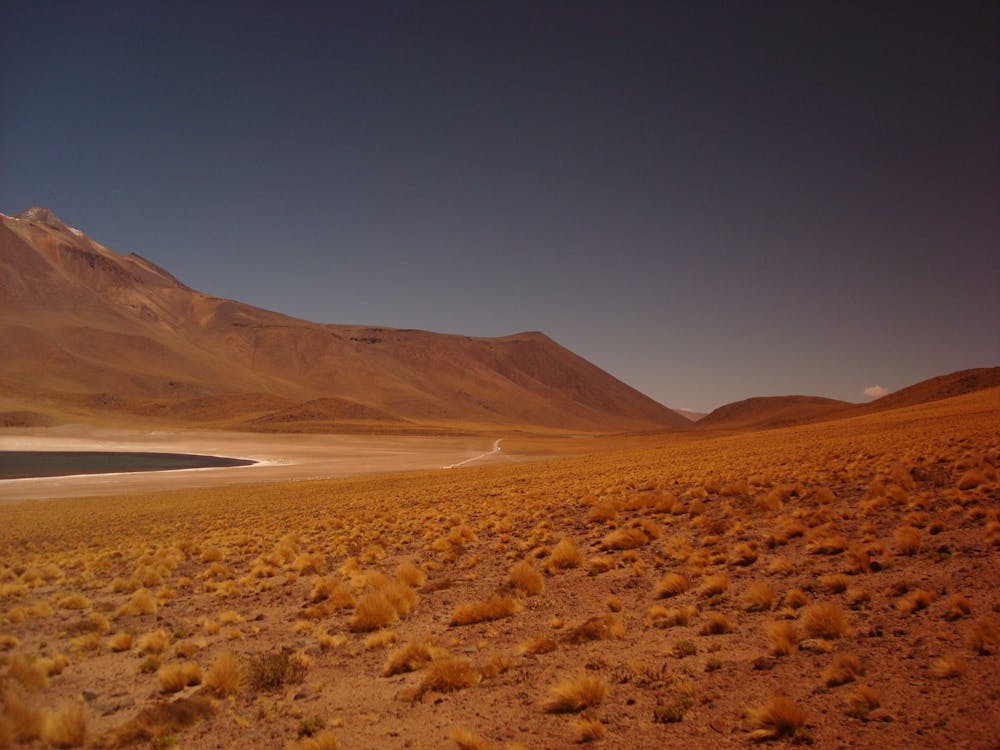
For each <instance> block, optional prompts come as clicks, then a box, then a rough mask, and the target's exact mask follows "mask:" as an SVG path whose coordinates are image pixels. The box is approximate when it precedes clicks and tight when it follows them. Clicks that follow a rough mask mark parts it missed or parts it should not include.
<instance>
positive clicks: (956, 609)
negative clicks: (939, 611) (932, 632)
mask: <svg viewBox="0 0 1000 750" xmlns="http://www.w3.org/2000/svg"><path fill="white" fill-rule="evenodd" d="M971 614H972V602H970V601H969V600H968V599H966V598H965V597H964V596H962V595H961V594H952V596H951V597H949V598H948V601H947V602H946V603H945V611H944V619H946V620H948V621H954V620H960V619H962V618H963V617H967V616H968V615H971Z"/></svg>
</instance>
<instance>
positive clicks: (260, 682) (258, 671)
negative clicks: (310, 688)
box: [247, 648, 306, 690]
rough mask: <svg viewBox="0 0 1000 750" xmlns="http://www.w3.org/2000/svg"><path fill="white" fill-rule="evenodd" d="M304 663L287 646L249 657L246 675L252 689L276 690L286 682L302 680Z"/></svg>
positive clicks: (304, 670)
mask: <svg viewBox="0 0 1000 750" xmlns="http://www.w3.org/2000/svg"><path fill="white" fill-rule="evenodd" d="M305 674H306V664H305V662H304V661H303V660H302V659H301V658H300V657H299V656H298V654H296V653H294V652H293V651H292V650H291V649H289V648H283V649H281V650H280V651H269V652H268V653H266V654H257V655H256V656H253V657H251V658H250V661H249V664H248V667H247V676H248V678H249V682H250V687H252V688H253V689H254V690H277V689H278V688H279V687H281V686H282V685H284V684H286V683H298V682H302V680H303V678H304V677H305Z"/></svg>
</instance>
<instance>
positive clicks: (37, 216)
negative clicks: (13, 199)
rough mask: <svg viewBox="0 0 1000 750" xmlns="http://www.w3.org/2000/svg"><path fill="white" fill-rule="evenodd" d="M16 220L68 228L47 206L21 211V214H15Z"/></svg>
mask: <svg viewBox="0 0 1000 750" xmlns="http://www.w3.org/2000/svg"><path fill="white" fill-rule="evenodd" d="M14 218H15V219H24V220H25V221H36V222H38V223H39V224H47V225H49V226H51V227H64V226H66V225H65V224H64V223H63V222H62V220H61V219H60V218H59V217H58V216H56V215H55V214H54V213H53V212H52V210H51V209H48V208H46V207H45V206H32V207H31V208H29V209H28V210H27V211H21V213H19V214H14Z"/></svg>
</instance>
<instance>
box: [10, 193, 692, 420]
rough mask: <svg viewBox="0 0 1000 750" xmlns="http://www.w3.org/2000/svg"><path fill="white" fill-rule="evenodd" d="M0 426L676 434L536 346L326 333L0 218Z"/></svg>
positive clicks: (43, 227) (420, 335)
mask: <svg viewBox="0 0 1000 750" xmlns="http://www.w3.org/2000/svg"><path fill="white" fill-rule="evenodd" d="M0 348H2V351H3V356H2V357H0V411H4V412H9V413H11V414H15V415H17V416H16V417H11V418H10V419H11V420H12V421H18V422H25V421H29V422H44V421H45V420H46V419H47V418H48V417H47V416H46V415H49V414H53V415H57V416H60V415H61V416H64V417H67V418H78V417H90V418H97V419H102V418H105V417H109V416H114V417H115V418H118V419H124V420H126V421H127V420H143V419H153V418H157V419H165V420H169V421H172V422H177V423H197V424H212V425H220V426H227V427H236V428H246V429H265V430H266V429H275V430H295V429H307V430H327V429H365V430H370V429H372V428H373V427H379V428H384V429H414V428H415V427H416V426H425V427H426V426H431V427H435V428H438V429H465V428H470V427H471V428H483V429H488V428H495V427H498V426H505V427H511V428H521V427H524V428H552V429H563V430H584V431H595V432H596V431H599V432H618V431H650V430H683V429H689V428H690V427H691V423H690V422H689V421H688V420H687V419H685V418H684V417H682V416H680V415H679V414H676V413H675V412H673V411H671V410H670V409H668V408H667V407H665V406H663V405H662V404H659V403H657V402H656V401H653V400H652V399H650V398H648V397H647V396H645V395H643V394H642V393H640V392H638V391H637V390H635V389H634V388H631V387H629V386H628V385H626V384H625V383H622V382H621V381H619V380H617V379H616V378H614V377H612V376H611V375H609V374H608V373H606V372H604V371H603V370H601V369H600V368H598V367H596V366H595V365H593V364H591V363H590V362H587V361H586V360H584V359H582V358H581V357H579V356H577V355H576V354H574V353H573V352H571V351H569V350H567V349H565V348H563V347H562V346H560V345H559V344H557V343H556V342H554V341H552V340H551V339H550V338H548V337H547V336H545V335H544V334H542V333H538V332H526V333H517V334H513V335H510V336H503V337H499V338H476V337H469V336H460V335H450V334H439V333H430V332H427V331H418V330H402V329H393V328H374V327H367V326H346V325H327V324H319V323H312V322H308V321H305V320H299V319H297V318H292V317H289V316H287V315H282V314H280V313H276V312H271V311H268V310H263V309H260V308H257V307H253V306H251V305H247V304H244V303H242V302H236V301H233V300H228V299H222V298H219V297H213V296H211V295H207V294H203V293H201V292H198V291H196V290H194V289H191V288H189V287H188V286H186V285H184V284H183V283H181V282H180V281H179V280H178V279H176V278H175V277H174V276H173V275H171V274H170V273H169V272H168V271H166V270H164V269H162V268H160V267H159V266H157V265H155V264H154V263H152V262H150V261H148V260H146V259H145V258H143V257H141V256H139V255H136V254H130V255H124V256H123V255H119V254H117V253H114V252H112V251H111V250H109V249H108V248H106V247H104V246H103V245H100V244H98V243H97V242H95V241H93V240H92V239H90V238H89V237H87V236H86V235H85V234H83V233H82V232H80V231H79V230H76V229H73V228H71V227H68V226H66V225H65V224H64V223H63V222H62V221H60V220H59V218H58V217H57V216H55V214H53V213H52V212H51V211H49V210H48V209H45V208H39V207H36V208H32V209H29V210H28V211H25V212H23V213H21V214H18V215H17V216H13V217H11V216H5V215H3V214H0Z"/></svg>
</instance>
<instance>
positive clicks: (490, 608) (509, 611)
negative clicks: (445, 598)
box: [449, 594, 522, 625]
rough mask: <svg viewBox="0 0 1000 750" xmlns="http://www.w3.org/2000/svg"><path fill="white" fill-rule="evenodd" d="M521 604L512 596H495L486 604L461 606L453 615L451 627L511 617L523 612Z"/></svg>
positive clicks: (473, 603) (475, 603)
mask: <svg viewBox="0 0 1000 750" xmlns="http://www.w3.org/2000/svg"><path fill="white" fill-rule="evenodd" d="M521 606H522V605H521V602H519V601H518V600H517V599H515V598H513V597H510V596H501V595H499V594H494V595H493V596H492V597H490V598H489V599H487V600H486V601H484V602H472V603H470V604H459V605H458V606H457V607H455V611H454V612H453V613H452V615H451V622H450V623H449V624H450V625H473V624H475V623H477V622H488V621H490V620H499V619H501V618H503V617H510V616H511V615H513V614H516V613H517V612H520V611H521Z"/></svg>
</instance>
